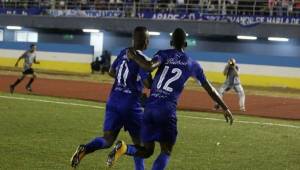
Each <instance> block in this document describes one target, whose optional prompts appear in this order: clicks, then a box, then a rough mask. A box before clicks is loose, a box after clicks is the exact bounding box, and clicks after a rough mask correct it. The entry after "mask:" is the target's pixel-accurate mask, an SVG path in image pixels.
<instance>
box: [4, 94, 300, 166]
mask: <svg viewBox="0 0 300 170" xmlns="http://www.w3.org/2000/svg"><path fill="white" fill-rule="evenodd" d="M103 112H104V104H99V103H96V102H90V101H81V100H72V99H62V98H50V97H42V96H33V95H20V94H14V95H10V94H7V93H0V148H1V152H0V169H1V170H2V169H3V170H19V169H29V170H33V169H49V170H50V169H51V170H56V169H62V170H65V169H70V167H69V158H70V156H71V155H72V153H73V151H74V149H75V148H76V146H77V145H78V144H80V143H85V142H88V141H89V140H90V139H92V138H93V137H95V136H99V135H101V131H102V130H101V129H102V122H103ZM235 118H236V122H235V123H234V125H233V126H229V125H228V124H226V123H225V122H224V121H223V117H222V115H219V114H212V113H199V112H188V111H179V112H178V127H179V135H178V140H177V144H176V145H175V148H174V152H173V155H172V157H171V161H170V164H169V166H168V169H169V170H299V169H300V121H286V120H275V119H264V118H256V117H247V116H236V117H235ZM120 138H121V139H124V140H125V141H127V142H130V140H129V138H128V135H127V134H126V133H124V132H121V134H120ZM217 142H219V143H220V145H217ZM156 149H157V150H156V152H155V153H156V154H155V155H154V156H153V157H152V158H151V159H149V160H147V161H146V166H147V169H151V168H150V167H151V163H152V162H153V159H154V158H155V156H156V155H157V154H158V153H159V150H158V149H159V148H158V147H157V148H156ZM108 152H109V150H102V151H98V152H95V153H93V154H91V155H89V156H88V157H86V158H85V160H84V161H83V162H82V163H81V165H80V168H79V169H85V170H92V169H105V160H106V155H107V153H108ZM113 169H116V170H132V169H133V161H131V158H129V157H122V159H121V160H120V161H119V162H118V164H117V165H116V166H115V167H114V168H113Z"/></svg>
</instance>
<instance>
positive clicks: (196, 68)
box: [191, 61, 207, 84]
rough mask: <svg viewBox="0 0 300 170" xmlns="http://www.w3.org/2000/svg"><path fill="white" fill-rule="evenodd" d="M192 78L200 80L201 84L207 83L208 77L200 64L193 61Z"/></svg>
mask: <svg viewBox="0 0 300 170" xmlns="http://www.w3.org/2000/svg"><path fill="white" fill-rule="evenodd" d="M191 67H192V68H191V76H192V77H194V78H195V79H196V80H198V81H199V82H200V83H201V84H203V83H204V82H206V81H207V80H206V76H205V74H204V71H203V69H202V67H201V66H200V64H199V63H198V62H196V61H192V64H191Z"/></svg>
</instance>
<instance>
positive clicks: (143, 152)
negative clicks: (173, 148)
mask: <svg viewBox="0 0 300 170" xmlns="http://www.w3.org/2000/svg"><path fill="white" fill-rule="evenodd" d="M143 145H144V146H138V145H132V144H130V145H127V144H126V143H125V142H124V141H118V142H117V143H116V145H115V147H114V149H113V150H112V151H111V152H110V153H109V154H108V158H107V161H106V163H107V166H109V167H111V166H113V165H114V164H115V162H116V161H117V160H118V159H119V158H120V157H121V156H123V155H128V156H133V157H140V158H149V157H150V156H151V155H153V153H154V148H155V143H154V141H153V142H145V143H144V144H143Z"/></svg>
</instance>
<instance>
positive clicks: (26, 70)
mask: <svg viewBox="0 0 300 170" xmlns="http://www.w3.org/2000/svg"><path fill="white" fill-rule="evenodd" d="M36 48H37V46H36V45H35V44H31V45H30V49H29V50H27V51H26V52H25V53H23V54H22V55H21V56H20V57H19V58H18V60H17V62H16V64H15V67H18V64H19V62H20V60H21V59H24V65H23V72H22V75H21V76H20V77H19V78H18V79H17V80H16V81H15V82H14V83H13V84H11V85H10V86H9V88H10V92H11V93H13V92H14V90H15V87H16V86H17V85H18V84H19V83H20V82H21V81H22V80H23V79H24V78H25V77H26V76H30V77H31V78H30V80H29V82H28V83H27V85H26V90H27V91H29V92H31V91H32V88H31V84H32V83H33V81H34V79H35V78H36V74H35V73H34V70H33V68H32V64H40V62H38V61H37V60H36V53H35V52H36Z"/></svg>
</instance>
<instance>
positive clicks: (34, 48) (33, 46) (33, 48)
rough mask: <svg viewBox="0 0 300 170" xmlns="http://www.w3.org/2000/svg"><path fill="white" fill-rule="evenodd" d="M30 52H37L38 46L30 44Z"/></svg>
mask: <svg viewBox="0 0 300 170" xmlns="http://www.w3.org/2000/svg"><path fill="white" fill-rule="evenodd" d="M30 51H32V52H34V51H36V45H35V44H30Z"/></svg>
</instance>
